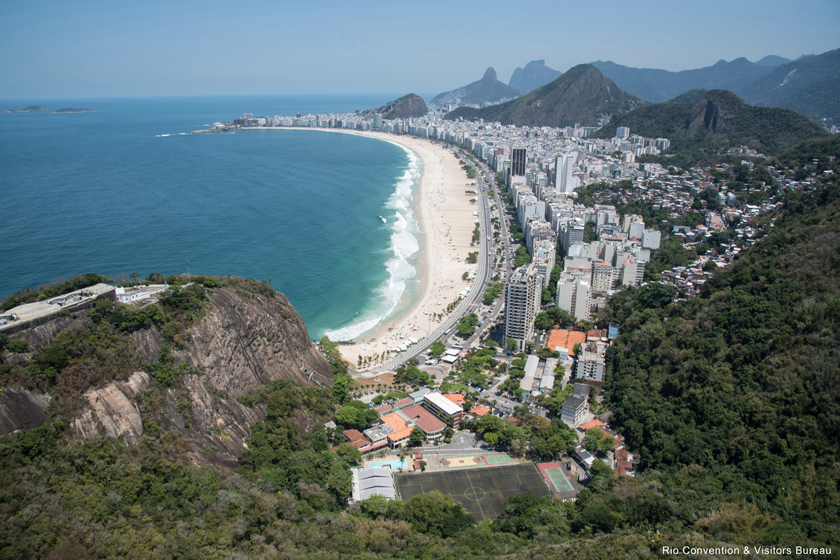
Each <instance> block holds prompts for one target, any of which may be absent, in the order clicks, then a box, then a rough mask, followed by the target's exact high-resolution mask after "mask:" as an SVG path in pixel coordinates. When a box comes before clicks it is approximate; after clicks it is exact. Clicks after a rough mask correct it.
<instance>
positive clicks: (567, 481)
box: [537, 463, 580, 499]
mask: <svg viewBox="0 0 840 560" xmlns="http://www.w3.org/2000/svg"><path fill="white" fill-rule="evenodd" d="M537 468H538V469H539V471H540V473H542V475H543V476H544V477H545V480H546V482H547V483H548V485H549V486H550V487H551V493H552V494H554V496H555V497H556V498H561V499H567V498H574V497H575V496H576V495H577V494H578V493H579V492H580V490H579V489H578V486H577V483H576V482H575V481H574V478H573V477H572V476H571V475H570V474H569V473H568V471H566V468H565V467H564V466H563V465H562V464H561V463H540V464H539V465H538V467H537Z"/></svg>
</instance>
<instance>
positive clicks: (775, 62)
mask: <svg viewBox="0 0 840 560" xmlns="http://www.w3.org/2000/svg"><path fill="white" fill-rule="evenodd" d="M788 62H792V61H791V60H790V59H789V58H784V57H782V56H776V55H775V54H768V55H767V56H765V57H764V58H762V59H761V60H759V61H758V62H756V64H758V65H759V66H781V65H782V64H787V63H788Z"/></svg>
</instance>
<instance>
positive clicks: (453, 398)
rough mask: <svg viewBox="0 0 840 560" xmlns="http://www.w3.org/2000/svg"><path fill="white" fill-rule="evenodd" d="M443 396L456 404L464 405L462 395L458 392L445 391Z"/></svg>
mask: <svg viewBox="0 0 840 560" xmlns="http://www.w3.org/2000/svg"><path fill="white" fill-rule="evenodd" d="M443 396H444V397H446V398H447V399H449V400H450V401H452V402H454V403H455V404H457V405H458V406H464V395H459V394H458V393H445V394H444V395H443Z"/></svg>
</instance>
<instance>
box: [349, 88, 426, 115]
mask: <svg viewBox="0 0 840 560" xmlns="http://www.w3.org/2000/svg"><path fill="white" fill-rule="evenodd" d="M428 112H429V109H428V107H426V102H425V101H423V99H422V98H421V97H420V96H419V95H417V94H415V93H409V94H408V95H404V96H403V97H400V98H399V99H395V100H394V101H389V102H388V103H386V104H385V105H383V106H381V107H377V108H375V109H368V110H367V111H364V113H363V114H365V115H374V114H379V115H382V116H383V117H384V118H386V119H413V118H417V117H422V116H424V115H425V114H426V113H428Z"/></svg>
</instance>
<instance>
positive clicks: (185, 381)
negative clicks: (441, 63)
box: [0, 288, 332, 465]
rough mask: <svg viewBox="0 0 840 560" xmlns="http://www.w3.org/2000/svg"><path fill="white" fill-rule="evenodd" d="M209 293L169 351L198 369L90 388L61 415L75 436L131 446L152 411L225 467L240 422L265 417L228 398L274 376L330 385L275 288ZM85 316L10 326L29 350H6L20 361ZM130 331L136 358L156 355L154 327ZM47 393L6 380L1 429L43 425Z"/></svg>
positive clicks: (198, 452)
mask: <svg viewBox="0 0 840 560" xmlns="http://www.w3.org/2000/svg"><path fill="white" fill-rule="evenodd" d="M209 299H210V305H209V307H208V308H207V309H206V310H205V312H204V316H203V317H202V319H201V320H200V321H199V322H198V323H197V324H195V325H193V326H192V327H191V328H190V329H189V332H188V337H187V338H188V339H189V342H188V343H187V344H186V346H185V347H184V348H183V349H182V350H178V351H174V352H173V357H174V360H175V363H176V364H178V363H182V362H186V363H188V364H189V365H190V366H192V368H191V371H193V372H197V373H191V374H189V375H184V376H183V377H182V378H180V379H179V381H178V382H177V383H175V384H174V385H173V386H172V387H169V388H164V387H161V386H159V385H157V384H156V383H155V382H154V381H153V380H152V378H151V377H150V376H149V374H148V373H146V372H144V371H139V372H135V373H134V374H132V375H131V376H130V377H129V378H128V380H127V381H113V382H111V383H108V384H106V385H104V386H101V387H95V388H92V389H90V390H88V391H86V392H85V394H84V395H83V400H84V407H83V409H82V410H81V412H80V413H78V414H77V415H76V416H75V417H74V418H72V420H71V422H70V430H71V433H72V434H74V435H75V437H78V438H89V437H93V436H97V435H100V434H102V435H106V436H108V437H114V438H121V439H123V440H124V441H125V442H126V443H129V444H136V443H137V442H138V441H139V440H140V438H141V436H142V435H143V433H144V430H146V429H149V427H148V425H146V424H144V422H146V423H148V422H149V421H150V420H151V419H152V418H154V419H155V420H154V426H153V428H152V429H165V430H167V429H174V430H176V431H177V432H179V433H180V434H181V435H182V436H183V437H185V438H186V439H188V440H190V441H192V442H193V444H194V451H193V458H194V459H195V461H196V462H198V463H201V464H210V463H214V464H228V465H229V464H231V461H232V460H233V459H235V457H236V455H237V454H238V453H239V452H240V451H242V450H243V449H244V448H245V443H244V440H245V438H247V437H248V436H249V435H250V431H249V426H250V425H251V424H253V423H254V422H256V421H259V420H262V419H263V418H264V417H265V407H264V406H261V405H257V406H254V407H253V408H251V407H247V406H244V405H242V404H240V403H238V402H236V401H235V400H234V399H235V398H236V397H238V396H240V395H244V394H249V393H252V392H253V391H254V390H256V389H257V388H259V387H261V386H263V385H266V384H268V383H270V382H272V381H274V380H278V379H285V380H290V381H294V382H296V383H300V384H314V383H316V382H318V383H321V384H323V385H331V384H332V375H331V373H330V367H329V364H328V362H327V361H326V359H325V358H324V357H323V356H322V355H321V354H320V352H319V351H318V350H317V349H316V348H315V346H313V344H312V342H311V341H310V339H309V335H308V333H307V331H306V325H305V324H304V322H303V320H302V319H301V318H300V315H298V313H297V312H296V311H295V309H294V308H293V307H292V305H291V304H290V303H289V301H288V299H286V297H285V296H284V295H282V294H280V293H277V294H275V295H274V297H267V296H265V295H260V294H253V293H250V292H246V291H243V290H240V291H235V289H230V288H216V289H213V290H212V293H210V295H209ZM86 315H87V313H78V314H75V315H74V316H67V317H61V318H59V319H57V320H56V321H54V322H53V323H48V324H45V325H42V326H39V327H37V328H36V329H30V330H27V331H23V332H21V333H19V334H18V335H16V336H15V338H21V339H25V340H27V341H29V342H30V345H31V349H30V350H31V351H30V352H29V353H28V354H21V355H16V356H14V358H15V359H16V360H17V361H28V360H29V359H31V358H32V357H33V356H34V353H35V352H37V351H38V350H40V349H41V348H43V347H44V346H46V345H48V344H50V343H51V342H52V341H53V340H54V339H55V338H56V336H57V335H58V333H59V332H61V330H62V329H63V328H69V327H72V326H74V325H79V324H80V323H81V322H82V321H85V320H86ZM131 337H132V339H133V341H134V346H135V347H136V350H137V352H138V354H139V355H140V356H141V357H142V358H143V360H144V361H145V362H147V363H153V362H154V361H155V360H156V359H157V358H158V356H159V355H160V353H161V348H162V345H163V339H162V337H161V335H160V333H159V332H158V330H157V329H155V328H150V329H143V330H139V331H136V332H134V333H132V334H131ZM4 357H5V358H7V359H8V358H9V357H11V356H10V355H6V356H4ZM49 401H50V397H49V395H46V394H44V393H41V392H38V391H37V390H27V389H24V388H21V387H16V386H10V387H6V388H5V389H4V390H3V392H2V394H0V435H2V434H6V433H10V432H13V431H16V430H26V429H31V428H34V427H36V426H39V425H40V424H42V423H43V422H44V420H45V419H46V417H47V413H46V409H47V406H48V404H49Z"/></svg>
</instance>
